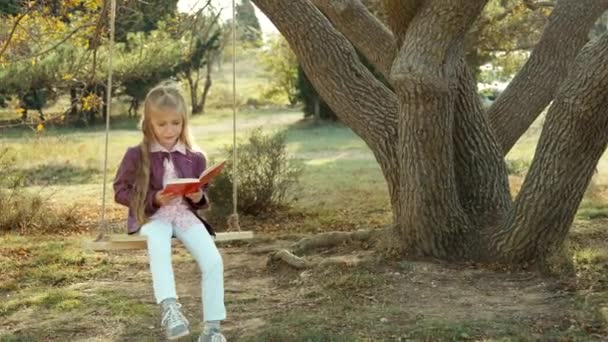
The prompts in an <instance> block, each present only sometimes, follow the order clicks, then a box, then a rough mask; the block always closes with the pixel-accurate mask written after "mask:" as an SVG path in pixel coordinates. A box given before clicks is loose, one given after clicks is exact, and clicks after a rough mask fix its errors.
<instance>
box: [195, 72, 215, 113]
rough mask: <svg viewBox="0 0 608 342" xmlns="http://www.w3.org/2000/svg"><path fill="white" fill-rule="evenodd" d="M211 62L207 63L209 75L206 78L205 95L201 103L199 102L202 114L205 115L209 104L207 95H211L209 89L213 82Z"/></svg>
mask: <svg viewBox="0 0 608 342" xmlns="http://www.w3.org/2000/svg"><path fill="white" fill-rule="evenodd" d="M212 71H213V70H212V66H211V62H208V63H207V75H206V76H205V86H204V87H203V95H202V96H201V101H200V102H199V104H198V105H199V107H200V108H201V113H205V103H206V102H207V95H209V89H211V85H212V84H213V82H212V81H211V72H212Z"/></svg>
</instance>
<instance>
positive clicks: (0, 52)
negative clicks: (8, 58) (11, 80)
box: [0, 6, 34, 58]
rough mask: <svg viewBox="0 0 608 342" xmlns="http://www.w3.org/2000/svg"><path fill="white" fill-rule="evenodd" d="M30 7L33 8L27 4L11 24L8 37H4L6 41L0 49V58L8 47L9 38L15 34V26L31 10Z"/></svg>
mask: <svg viewBox="0 0 608 342" xmlns="http://www.w3.org/2000/svg"><path fill="white" fill-rule="evenodd" d="M32 8H34V6H28V7H27V10H26V11H25V12H23V13H21V14H20V15H19V16H18V17H17V19H15V23H14V24H13V27H12V29H11V32H10V33H9V35H8V38H7V39H6V42H5V43H4V46H2V50H0V58H2V55H3V54H4V52H5V51H6V49H8V46H9V44H10V43H11V40H12V39H13V36H14V35H15V31H17V27H18V26H19V22H21V20H23V18H25V16H26V15H28V13H30V11H31V10H32Z"/></svg>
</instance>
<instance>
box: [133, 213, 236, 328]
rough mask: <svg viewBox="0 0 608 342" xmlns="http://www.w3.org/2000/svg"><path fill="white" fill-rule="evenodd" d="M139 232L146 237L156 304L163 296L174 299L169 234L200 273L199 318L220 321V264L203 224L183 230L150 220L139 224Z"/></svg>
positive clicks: (222, 308) (223, 315)
mask: <svg viewBox="0 0 608 342" xmlns="http://www.w3.org/2000/svg"><path fill="white" fill-rule="evenodd" d="M140 234H141V235H143V236H146V237H147V239H148V257H149V259H150V271H151V272H152V283H153V287H154V296H155V297H156V302H157V303H159V304H160V302H162V301H163V300H164V299H167V298H177V293H176V291H175V277H174V275H173V266H172V262H171V237H172V236H173V235H175V236H176V237H177V238H178V239H179V240H180V241H181V242H182V243H183V244H184V246H185V247H186V249H188V251H189V252H190V254H191V255H192V256H193V257H194V259H195V260H196V262H197V264H198V266H199V268H200V270H201V273H202V281H201V283H202V291H203V293H202V298H203V320H204V321H217V320H224V319H225V318H226V308H225V307H224V265H223V262H222V256H221V255H220V252H219V251H218V249H217V247H216V246H215V243H214V242H213V239H212V237H211V235H209V232H207V229H206V228H205V226H204V225H203V224H202V223H200V224H196V225H193V226H192V227H189V228H188V229H186V230H183V229H173V226H172V225H170V224H167V223H165V222H162V221H158V220H152V221H150V222H148V223H147V224H145V225H144V226H143V227H141V230H140Z"/></svg>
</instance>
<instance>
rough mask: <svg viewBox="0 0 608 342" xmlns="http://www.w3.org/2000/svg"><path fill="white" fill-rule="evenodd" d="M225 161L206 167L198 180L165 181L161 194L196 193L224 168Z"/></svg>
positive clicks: (178, 179) (179, 179)
mask: <svg viewBox="0 0 608 342" xmlns="http://www.w3.org/2000/svg"><path fill="white" fill-rule="evenodd" d="M224 164H226V161H225V160H223V161H221V162H219V163H217V164H215V165H213V166H211V167H208V168H207V169H206V170H205V171H204V172H203V173H202V174H201V176H200V177H199V178H175V179H170V180H168V181H167V185H166V186H165V188H164V189H163V194H173V195H182V196H184V195H188V194H192V193H195V192H197V191H198V190H199V189H200V188H201V187H202V186H203V185H205V184H207V183H209V182H210V181H211V179H213V177H215V176H217V175H218V174H219V173H220V172H222V169H223V168H224Z"/></svg>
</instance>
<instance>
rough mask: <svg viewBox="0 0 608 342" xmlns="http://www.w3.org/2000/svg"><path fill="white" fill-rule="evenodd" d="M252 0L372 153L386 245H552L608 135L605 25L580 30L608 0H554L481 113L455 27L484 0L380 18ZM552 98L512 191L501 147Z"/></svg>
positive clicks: (514, 248) (302, 1)
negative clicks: (387, 223) (596, 31)
mask: <svg viewBox="0 0 608 342" xmlns="http://www.w3.org/2000/svg"><path fill="white" fill-rule="evenodd" d="M255 3H256V5H257V6H258V7H259V8H260V9H261V10H262V11H263V12H265V13H266V15H267V16H268V17H269V18H270V19H271V20H272V21H273V23H274V24H275V26H276V27H277V28H278V29H279V30H280V31H281V33H283V35H284V36H285V38H286V39H287V41H288V42H289V43H290V45H291V47H292V48H293V50H294V52H295V53H296V55H297V56H298V60H299V61H300V63H301V64H302V66H303V68H304V71H305V72H306V74H307V75H308V77H309V79H310V80H311V82H312V83H313V84H314V86H315V88H316V89H317V90H318V91H319V92H320V93H321V94H322V96H323V98H324V99H325V100H326V101H327V103H328V104H329V106H330V107H331V108H332V109H333V110H334V112H335V113H336V114H337V115H338V117H339V118H340V119H341V120H342V121H343V122H344V123H345V124H347V125H348V126H349V127H350V128H351V129H352V130H353V131H354V132H355V133H356V134H358V135H359V136H360V137H361V138H362V139H363V140H364V141H365V142H366V144H367V145H368V146H369V147H370V149H371V150H372V152H373V153H374V155H375V157H376V160H377V161H378V163H379V164H380V167H381V169H382V172H383V174H384V176H385V178H386V180H387V186H388V190H389V191H388V192H389V194H390V199H391V204H392V208H393V214H394V215H393V217H394V224H393V226H392V228H391V229H389V232H388V233H387V234H388V236H389V237H390V239H388V241H389V242H388V243H387V244H388V245H389V246H390V247H389V250H393V251H396V252H399V253H401V254H404V255H423V256H432V257H436V258H441V259H448V260H453V259H466V260H471V259H472V260H480V261H500V262H509V263H524V262H525V263H534V262H538V261H542V260H543V259H544V258H545V257H546V256H548V255H550V254H552V253H554V252H555V251H556V250H557V249H559V248H560V247H561V245H562V242H563V241H564V239H565V237H566V235H567V233H568V230H569V227H570V224H571V223H572V221H573V219H574V215H575V212H576V208H577V207H578V205H579V203H580V201H581V199H582V196H583V194H584V192H585V188H586V187H587V185H588V184H589V180H590V179H591V175H592V173H593V170H594V168H595V165H596V164H597V161H598V159H599V158H600V156H601V154H602V153H603V151H604V149H605V147H606V144H607V143H608V116H607V115H605V114H606V111H605V107H606V105H607V104H608V64H607V63H606V62H608V35H606V34H604V35H602V36H601V37H600V38H599V39H597V40H595V41H592V42H588V36H589V32H590V29H591V28H592V26H593V25H594V23H595V21H596V19H597V18H598V17H599V16H600V15H601V14H602V13H603V12H604V11H605V10H606V8H608V1H605V0H587V1H580V0H560V1H558V2H557V3H556V5H555V7H554V8H553V10H552V11H551V14H550V17H549V20H548V21H547V25H546V26H545V28H544V30H543V33H542V35H541V38H540V40H539V42H538V43H537V44H536V45H535V47H534V49H533V50H532V53H531V54H530V57H529V59H528V60H527V61H526V64H525V65H524V66H523V67H522V69H521V70H520V71H519V73H518V75H517V76H515V78H514V80H513V81H512V82H511V83H510V84H509V86H508V87H507V89H506V90H505V92H504V93H503V94H502V95H501V96H500V97H499V98H498V100H497V101H496V102H495V103H494V104H493V105H492V106H491V107H490V108H489V110H488V111H487V112H486V113H485V114H484V113H483V112H482V109H481V105H480V103H479V99H478V97H477V93H476V91H477V90H476V82H475V79H474V76H473V75H474V74H473V73H472V72H471V68H470V66H468V65H467V63H466V62H465V56H466V50H465V46H466V45H465V44H466V41H465V38H466V33H467V32H469V31H470V30H471V28H472V27H473V24H474V22H475V20H476V19H477V18H479V16H480V15H481V13H482V11H483V9H484V7H485V5H486V3H487V1H482V0H474V1H471V0H453V1H439V0H412V1H403V0H386V1H385V2H384V4H385V6H387V9H389V10H387V11H386V13H388V15H389V17H388V18H387V23H388V27H387V26H385V25H383V24H382V22H381V21H380V20H378V19H377V17H375V16H374V15H373V14H372V13H371V12H370V11H369V10H367V8H366V7H365V6H364V5H363V4H362V3H361V2H359V1H358V0H350V1H343V2H340V3H336V2H330V1H325V0H312V1H308V0H292V1H289V2H277V1H272V0H255ZM572 23H577V25H574V26H573V25H572ZM310 32H314V33H315V34H309V33H310ZM305 33H306V34H305ZM317 37H323V39H318V38H317ZM353 46H354V47H356V48H357V50H358V51H360V52H361V53H362V54H363V55H364V56H365V57H366V59H367V60H368V61H369V62H370V63H371V64H372V65H374V66H375V67H376V70H378V71H379V72H380V73H381V74H382V75H384V76H385V77H386V79H387V80H388V82H389V83H390V86H391V87H387V86H386V85H385V84H383V83H382V82H380V81H379V80H378V79H377V78H376V77H375V76H374V75H373V74H372V73H371V72H370V71H369V69H367V68H366V67H365V66H364V65H363V64H362V63H361V61H360V59H359V58H358V56H357V53H356V50H355V49H354V47H353ZM583 46H585V47H584V48H583ZM550 102H552V105H551V108H550V109H549V112H548V114H547V118H546V120H545V123H544V127H543V132H542V134H541V137H540V141H539V143H538V147H537V152H536V154H535V157H534V160H533V161H532V164H531V167H530V171H529V173H528V175H527V177H526V179H525V182H524V184H523V186H522V188H521V191H520V192H519V194H518V196H517V197H516V198H515V199H514V200H513V199H512V198H511V196H510V193H509V184H508V178H507V172H506V169H505V162H504V155H505V154H506V153H507V152H508V151H509V150H510V148H511V147H512V146H513V144H514V143H515V141H517V139H518V138H519V137H520V136H521V135H522V134H523V133H524V132H525V130H526V129H527V128H528V127H529V126H530V124H531V123H532V122H533V121H534V119H535V118H536V117H537V116H538V115H539V113H540V112H541V111H542V110H543V109H544V108H545V107H546V106H547V105H549V103H550Z"/></svg>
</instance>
